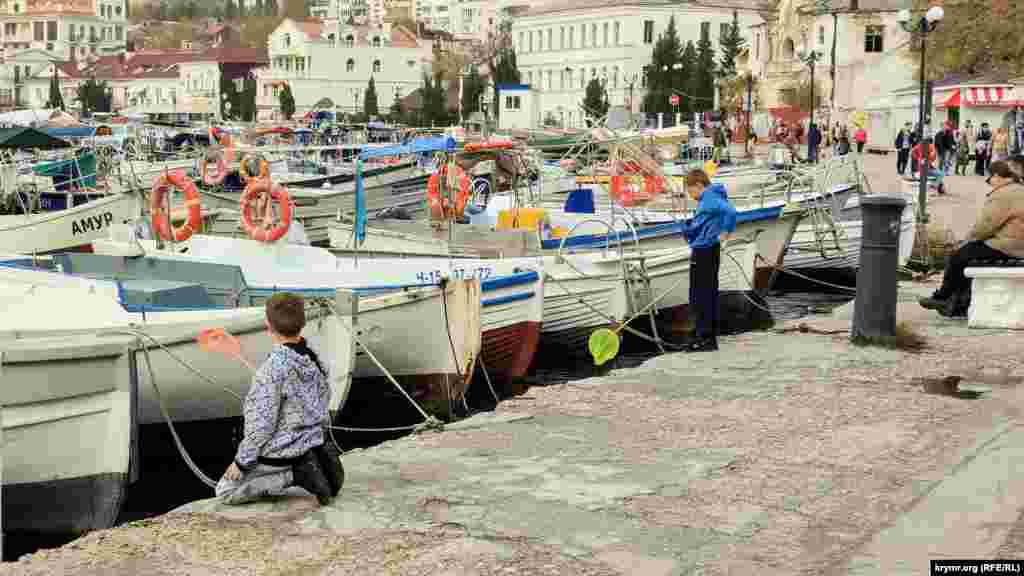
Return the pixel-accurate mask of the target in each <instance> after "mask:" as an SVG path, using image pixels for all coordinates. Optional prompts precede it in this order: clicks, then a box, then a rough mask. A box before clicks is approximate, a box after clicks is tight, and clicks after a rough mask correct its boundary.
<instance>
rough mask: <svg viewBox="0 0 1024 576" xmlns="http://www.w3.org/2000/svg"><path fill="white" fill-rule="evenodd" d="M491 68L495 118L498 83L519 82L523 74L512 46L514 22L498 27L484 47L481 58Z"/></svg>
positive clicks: (507, 22)
mask: <svg viewBox="0 0 1024 576" xmlns="http://www.w3.org/2000/svg"><path fill="white" fill-rule="evenodd" d="M478 61H482V62H483V63H484V64H486V65H487V68H488V69H489V70H491V82H493V83H494V93H493V94H492V101H493V102H494V103H495V104H494V118H495V119H497V118H498V105H497V102H498V85H500V84H519V83H520V82H522V81H523V76H522V74H521V73H520V72H519V67H518V66H517V65H516V51H515V49H514V48H513V46H512V23H511V22H510V21H504V22H502V23H501V25H500V27H499V28H498V31H497V33H495V34H492V35H491V36H489V37H488V39H487V43H486V45H485V47H484V49H483V53H482V55H481V58H480V59H479V60H478Z"/></svg>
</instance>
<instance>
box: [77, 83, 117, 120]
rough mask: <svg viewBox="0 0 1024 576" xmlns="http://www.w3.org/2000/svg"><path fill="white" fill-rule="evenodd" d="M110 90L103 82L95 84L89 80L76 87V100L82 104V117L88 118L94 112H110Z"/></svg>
mask: <svg viewBox="0 0 1024 576" xmlns="http://www.w3.org/2000/svg"><path fill="white" fill-rule="evenodd" d="M109 90H110V88H109V87H108V86H107V83H106V82H105V81H100V82H97V81H96V79H95V78H90V79H88V80H86V81H85V82H83V83H82V84H79V85H78V91H77V94H76V100H78V101H79V102H80V103H81V104H82V115H83V116H90V115H92V114H93V113H94V112H110V100H111V95H110V92H109Z"/></svg>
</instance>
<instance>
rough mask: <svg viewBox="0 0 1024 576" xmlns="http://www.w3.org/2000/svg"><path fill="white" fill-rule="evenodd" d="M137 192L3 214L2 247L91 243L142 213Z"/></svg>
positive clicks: (43, 248)
mask: <svg viewBox="0 0 1024 576" xmlns="http://www.w3.org/2000/svg"><path fill="white" fill-rule="evenodd" d="M142 213H143V211H142V203H141V199H140V198H139V196H138V195H137V194H134V193H123V194H110V195H107V196H104V197H101V198H97V199H95V200H91V201H89V202H86V203H85V204H81V205H79V206H75V207H73V208H68V209H65V210H55V211H52V212H37V213H29V214H7V215H0V251H3V252H6V253H14V254H45V253H48V252H55V251H58V250H71V249H77V248H82V247H85V246H88V245H89V244H91V243H92V242H93V240H96V239H97V238H103V237H105V236H107V235H108V234H109V231H110V227H111V226H114V225H117V224H126V223H130V222H134V221H135V220H136V219H137V218H138V217H139V216H140V215H141V214H142Z"/></svg>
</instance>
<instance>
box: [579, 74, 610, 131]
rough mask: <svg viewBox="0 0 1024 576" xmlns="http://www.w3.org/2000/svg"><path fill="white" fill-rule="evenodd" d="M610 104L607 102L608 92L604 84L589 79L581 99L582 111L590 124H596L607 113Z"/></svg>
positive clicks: (594, 79)
mask: <svg viewBox="0 0 1024 576" xmlns="http://www.w3.org/2000/svg"><path fill="white" fill-rule="evenodd" d="M610 106H611V103H609V102H608V91H607V90H605V89H604V84H602V83H601V81H600V80H598V79H597V78H591V79H590V82H588V83H587V91H586V94H585V96H584V97H583V110H584V111H585V112H586V114H587V118H589V119H590V120H591V122H592V123H593V122H597V121H598V120H600V119H601V118H604V116H605V114H607V113H608V108H609V107H610Z"/></svg>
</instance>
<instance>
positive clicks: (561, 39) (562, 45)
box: [558, 26, 565, 50]
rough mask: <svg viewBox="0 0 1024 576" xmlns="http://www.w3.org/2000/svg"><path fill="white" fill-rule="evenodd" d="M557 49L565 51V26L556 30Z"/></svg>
mask: <svg viewBox="0 0 1024 576" xmlns="http://www.w3.org/2000/svg"><path fill="white" fill-rule="evenodd" d="M558 48H559V50H565V26H562V27H561V28H559V30H558Z"/></svg>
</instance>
